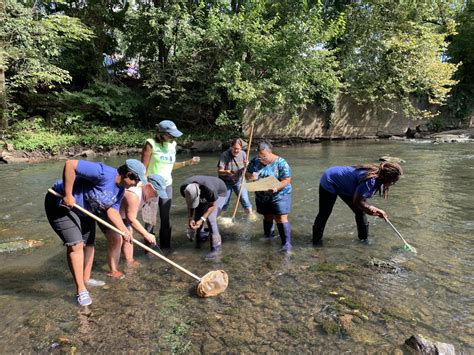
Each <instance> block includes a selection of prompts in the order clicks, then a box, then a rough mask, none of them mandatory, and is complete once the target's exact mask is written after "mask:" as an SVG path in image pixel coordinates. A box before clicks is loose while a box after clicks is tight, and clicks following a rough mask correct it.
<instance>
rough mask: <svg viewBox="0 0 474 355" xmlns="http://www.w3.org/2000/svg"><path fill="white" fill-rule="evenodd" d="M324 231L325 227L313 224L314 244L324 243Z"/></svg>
mask: <svg viewBox="0 0 474 355" xmlns="http://www.w3.org/2000/svg"><path fill="white" fill-rule="evenodd" d="M323 233H324V229H321V228H318V227H317V226H316V225H314V224H313V245H315V246H321V245H323Z"/></svg>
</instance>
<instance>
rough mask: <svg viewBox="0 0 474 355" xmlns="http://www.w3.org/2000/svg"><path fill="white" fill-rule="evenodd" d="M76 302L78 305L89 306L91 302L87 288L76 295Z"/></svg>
mask: <svg viewBox="0 0 474 355" xmlns="http://www.w3.org/2000/svg"><path fill="white" fill-rule="evenodd" d="M77 303H79V306H89V305H90V304H92V299H91V296H90V295H89V292H88V291H87V290H84V291H81V292H79V294H78V295H77Z"/></svg>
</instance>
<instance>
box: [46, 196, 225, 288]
mask: <svg viewBox="0 0 474 355" xmlns="http://www.w3.org/2000/svg"><path fill="white" fill-rule="evenodd" d="M48 192H49V193H51V194H53V195H55V196H56V197H60V198H62V197H63V196H61V195H60V194H58V193H57V192H56V191H54V190H53V189H48ZM74 208H76V209H77V210H79V211H81V212H82V213H84V214H86V215H88V216H89V217H91V218H93V219H94V220H96V221H97V222H99V223H101V224H103V225H104V226H106V227H107V228H109V229H111V230H113V231H114V232H116V233H118V234H120V235H122V236H123V235H125V233H123V232H122V231H121V230H120V229H117V228H116V227H114V226H113V225H111V224H110V223H107V222H106V221H104V220H103V219H101V218H99V217H97V216H96V215H95V214H93V213H91V212H89V211H88V210H86V209H84V208H82V207H81V206H79V205H77V204H74ZM132 241H133V243H135V244H136V245H138V246H139V247H141V248H143V249H145V250H148V251H149V252H150V253H152V254H153V255H156V256H157V257H159V258H160V259H161V260H163V261H165V262H167V263H168V264H170V265H172V266H174V267H175V268H177V269H178V270H180V271H182V272H184V273H185V274H186V275H189V276H191V277H192V278H194V279H195V280H197V281H199V283H198V285H197V287H196V293H197V295H198V296H199V297H212V296H217V295H218V294H220V293H222V292H224V291H225V290H226V289H227V286H228V285H229V277H228V276H227V273H226V272H225V271H224V270H215V271H210V272H208V273H207V274H206V275H204V276H203V277H199V276H197V275H195V274H193V273H192V272H190V271H188V270H186V269H185V268H184V267H182V266H180V265H178V264H176V263H175V262H174V261H172V260H170V259H168V258H167V257H165V256H163V255H161V254H160V253H158V252H157V251H156V250H153V249H152V248H150V247H148V246H146V245H145V244H143V243H141V242H139V241H138V240H136V239H134V238H132Z"/></svg>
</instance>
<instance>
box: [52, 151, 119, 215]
mask: <svg viewBox="0 0 474 355" xmlns="http://www.w3.org/2000/svg"><path fill="white" fill-rule="evenodd" d="M117 174H118V171H117V169H116V168H113V167H111V166H108V165H105V164H102V163H94V162H90V161H86V160H79V161H78V162H77V168H76V179H75V180H74V185H73V189H72V194H73V196H74V198H75V199H76V203H77V204H78V205H79V206H81V207H83V208H85V209H86V210H88V211H89V212H92V213H96V214H97V213H101V212H104V211H106V210H108V209H109V208H114V209H116V210H117V211H119V210H120V202H121V201H122V198H123V195H124V192H125V189H124V188H123V187H121V186H117V184H116V183H115V177H116V176H117ZM53 190H54V191H56V192H58V193H60V194H61V195H64V184H63V180H58V181H56V183H55V184H54V186H53Z"/></svg>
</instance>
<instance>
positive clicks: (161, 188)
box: [148, 174, 168, 199]
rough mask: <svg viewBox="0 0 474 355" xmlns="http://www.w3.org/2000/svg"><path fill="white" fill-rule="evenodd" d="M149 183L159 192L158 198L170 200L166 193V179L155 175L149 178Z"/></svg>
mask: <svg viewBox="0 0 474 355" xmlns="http://www.w3.org/2000/svg"><path fill="white" fill-rule="evenodd" d="M148 182H149V183H150V184H151V186H153V188H154V189H155V190H156V192H158V196H160V197H161V198H165V199H166V198H168V194H167V193H166V181H165V178H164V177H163V176H161V175H158V174H153V175H150V176H148Z"/></svg>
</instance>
